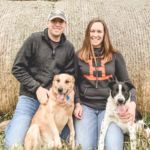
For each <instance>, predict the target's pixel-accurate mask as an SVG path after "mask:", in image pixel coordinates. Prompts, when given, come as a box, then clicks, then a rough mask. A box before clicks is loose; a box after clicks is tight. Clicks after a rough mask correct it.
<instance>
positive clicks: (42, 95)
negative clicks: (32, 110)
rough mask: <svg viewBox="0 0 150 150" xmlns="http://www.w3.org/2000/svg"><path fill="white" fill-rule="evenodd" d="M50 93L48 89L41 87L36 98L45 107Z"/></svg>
mask: <svg viewBox="0 0 150 150" xmlns="http://www.w3.org/2000/svg"><path fill="white" fill-rule="evenodd" d="M48 92H49V91H48V90H47V89H45V88H43V87H41V86H40V87H39V88H38V89H37V90H36V96H37V98H38V100H39V102H40V103H41V104H43V105H45V104H46V103H47V102H48Z"/></svg>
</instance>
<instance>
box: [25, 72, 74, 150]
mask: <svg viewBox="0 0 150 150" xmlns="http://www.w3.org/2000/svg"><path fill="white" fill-rule="evenodd" d="M74 82H75V80H74V77H73V76H71V75H69V74H59V75H55V76H54V80H53V83H52V87H51V88H50V91H49V101H48V103H47V104H46V105H42V104H40V106H39V108H38V110H37V112H36V113H35V115H34V117H33V119H32V122H31V126H30V128H29V130H28V131H27V134H26V137H25V143H24V146H25V149H26V150H41V149H44V148H45V147H46V149H51V148H58V149H60V148H61V147H62V144H61V139H60V136H59V135H60V133H61V131H62V130H63V128H64V126H65V125H66V124H68V127H69V129H70V138H69V142H70V144H71V145H72V148H74V145H75V142H74V136H75V131H74V126H73V119H72V113H73V110H74Z"/></svg>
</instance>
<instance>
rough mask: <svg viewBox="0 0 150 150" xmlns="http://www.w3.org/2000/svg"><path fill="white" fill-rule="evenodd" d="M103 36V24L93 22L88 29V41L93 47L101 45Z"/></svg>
mask: <svg viewBox="0 0 150 150" xmlns="http://www.w3.org/2000/svg"><path fill="white" fill-rule="evenodd" d="M103 38H104V26H103V24H102V23H101V22H95V23H93V25H92V26H91V29H90V41H91V45H92V46H93V48H98V47H101V44H102V42H103Z"/></svg>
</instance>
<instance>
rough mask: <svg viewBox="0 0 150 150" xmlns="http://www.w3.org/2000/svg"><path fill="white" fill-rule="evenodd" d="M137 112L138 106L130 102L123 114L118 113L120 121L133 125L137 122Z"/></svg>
mask: <svg viewBox="0 0 150 150" xmlns="http://www.w3.org/2000/svg"><path fill="white" fill-rule="evenodd" d="M135 111H136V104H135V102H133V101H132V102H130V103H127V104H126V105H125V110H124V111H123V112H118V114H119V117H120V119H121V120H122V122H124V123H127V122H131V123H133V122H134V121H135Z"/></svg>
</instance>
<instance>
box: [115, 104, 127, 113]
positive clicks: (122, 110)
mask: <svg viewBox="0 0 150 150" xmlns="http://www.w3.org/2000/svg"><path fill="white" fill-rule="evenodd" d="M125 111H126V107H125V105H123V104H122V105H121V104H120V105H118V106H117V112H118V113H124V112H125Z"/></svg>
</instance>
